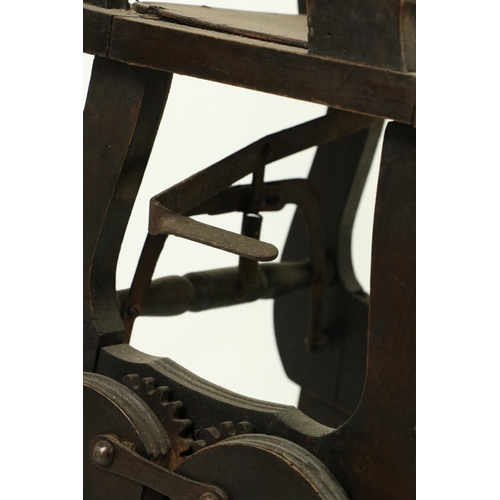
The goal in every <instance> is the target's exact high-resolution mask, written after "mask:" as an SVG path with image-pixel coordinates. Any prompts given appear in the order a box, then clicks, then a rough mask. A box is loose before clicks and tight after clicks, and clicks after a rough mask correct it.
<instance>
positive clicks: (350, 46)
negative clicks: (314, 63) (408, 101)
mask: <svg viewBox="0 0 500 500" xmlns="http://www.w3.org/2000/svg"><path fill="white" fill-rule="evenodd" d="M405 3H406V2H405V1H404V0H307V12H308V16H307V19H308V22H309V50H310V52H311V53H315V54H323V55H327V56H331V57H335V58H341V59H345V60H348V61H352V62H355V63H361V64H370V65H372V66H378V67H383V68H387V69H393V70H398V71H407V70H409V71H414V60H415V50H414V45H413V46H411V45H409V44H408V41H409V40H411V39H412V37H413V39H414V36H415V16H414V13H415V3H414V2H413V3H412V4H411V6H410V9H408V7H407V6H406V5H405ZM405 58H406V59H407V60H408V62H405Z"/></svg>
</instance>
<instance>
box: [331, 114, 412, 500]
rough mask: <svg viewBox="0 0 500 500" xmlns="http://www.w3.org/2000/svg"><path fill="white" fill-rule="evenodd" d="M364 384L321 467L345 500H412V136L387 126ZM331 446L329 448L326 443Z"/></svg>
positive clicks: (409, 131)
mask: <svg viewBox="0 0 500 500" xmlns="http://www.w3.org/2000/svg"><path fill="white" fill-rule="evenodd" d="M370 297H371V298H370V317H369V344H368V366H367V377H366V383H365V389H364V393H363V398H362V400H361V403H360V405H359V407H358V408H357V410H356V412H355V413H354V415H353V416H352V417H351V419H350V420H349V421H348V422H347V423H346V424H345V425H344V426H342V427H340V429H338V430H337V431H336V432H335V433H334V437H333V439H332V440H331V441H329V442H328V445H327V446H328V448H329V450H330V454H329V457H328V459H327V461H326V465H327V466H328V467H329V468H330V470H332V471H333V473H334V474H335V475H336V476H337V478H338V479H339V480H340V482H341V484H342V485H343V486H344V488H346V490H347V492H348V494H349V498H350V500H413V499H414V498H415V446H416V443H415V350H416V348H415V129H413V128H411V127H407V126H404V125H401V124H397V123H390V124H389V125H388V126H387V131H386V136H385V141H384V149H383V152H382V162H381V170H380V176H379V183H378V190H377V201H376V207H375V221H374V230H373V251H372V274H371V296H370ZM327 441H328V440H327Z"/></svg>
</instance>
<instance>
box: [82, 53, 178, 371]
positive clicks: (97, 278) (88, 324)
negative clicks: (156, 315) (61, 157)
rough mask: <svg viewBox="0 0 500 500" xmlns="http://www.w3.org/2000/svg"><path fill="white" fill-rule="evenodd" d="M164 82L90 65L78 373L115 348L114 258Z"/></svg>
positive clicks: (118, 334) (138, 71)
mask: <svg viewBox="0 0 500 500" xmlns="http://www.w3.org/2000/svg"><path fill="white" fill-rule="evenodd" d="M171 81H172V75H171V74H170V73H164V72H161V71H154V70H150V69H145V68H138V67H133V66H128V65H126V64H123V63H119V62H116V61H111V60H108V59H104V58H100V57H96V58H95V60H94V66H93V69H92V77H91V80H90V86H89V91H88V95H87V101H86V105H85V110H84V117H83V128H84V140H83V151H84V154H83V164H84V207H83V218H84V222H83V223H84V247H83V254H84V264H83V273H84V275H83V280H84V285H83V289H84V298H83V300H84V318H83V320H84V328H83V335H84V370H85V371H92V370H94V367H95V364H96V361H97V355H98V352H99V348H100V347H102V346H104V345H110V344H114V343H120V342H122V341H123V335H124V328H123V323H122V320H121V318H120V310H119V306H118V302H117V299H116V289H115V273H116V264H117V261H118V253H119V251H120V246H121V243H122V240H123V236H124V234H125V229H126V227H127V223H128V219H129V217H130V213H131V211H132V207H133V204H134V201H135V198H136V196H137V192H138V190H139V186H140V184H141V180H142V176H143V174H144V171H145V169H146V166H147V163H148V160H149V155H150V153H151V150H152V148H153V144H154V140H155V137H156V133H157V130H158V127H159V125H160V121H161V118H162V115H163V110H164V107H165V104H166V101H167V97H168V92H169V89H170V84H171Z"/></svg>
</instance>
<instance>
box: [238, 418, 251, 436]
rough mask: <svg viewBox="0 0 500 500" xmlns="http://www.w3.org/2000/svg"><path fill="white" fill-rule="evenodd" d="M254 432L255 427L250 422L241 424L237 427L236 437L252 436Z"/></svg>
mask: <svg viewBox="0 0 500 500" xmlns="http://www.w3.org/2000/svg"><path fill="white" fill-rule="evenodd" d="M252 432H253V427H252V424H251V423H250V422H246V421H245V422H239V423H238V425H237V426H236V435H237V436H241V435H242V434H251V433H252Z"/></svg>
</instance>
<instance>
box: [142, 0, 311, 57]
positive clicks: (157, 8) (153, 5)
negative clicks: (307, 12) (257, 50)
mask: <svg viewBox="0 0 500 500" xmlns="http://www.w3.org/2000/svg"><path fill="white" fill-rule="evenodd" d="M132 9H133V10H134V11H136V12H138V13H139V14H146V15H149V16H151V17H154V18H156V19H160V20H164V21H167V22H173V23H178V24H183V25H185V26H192V27H194V28H202V29H207V30H212V31H218V32H221V33H229V34H233V35H242V36H245V37H247V38H255V39H256V40H264V41H268V42H275V43H281V44H283V45H291V46H293V47H302V48H307V19H306V16H304V15H298V16H297V15H286V14H269V13H267V12H247V11H242V10H230V9H214V8H211V7H207V6H202V7H199V6H195V5H182V4H170V3H159V2H141V3H135V4H133V5H132Z"/></svg>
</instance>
